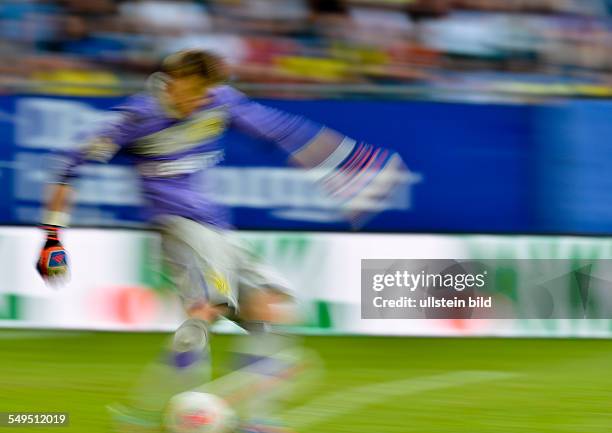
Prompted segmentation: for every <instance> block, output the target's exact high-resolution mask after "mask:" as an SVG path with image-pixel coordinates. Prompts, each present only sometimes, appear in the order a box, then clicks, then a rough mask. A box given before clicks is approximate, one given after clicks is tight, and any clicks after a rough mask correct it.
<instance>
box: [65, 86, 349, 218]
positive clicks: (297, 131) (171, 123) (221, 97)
mask: <svg viewBox="0 0 612 433" xmlns="http://www.w3.org/2000/svg"><path fill="white" fill-rule="evenodd" d="M209 96H210V97H211V98H210V102H209V103H208V104H207V105H205V106H203V107H201V108H200V109H198V110H197V111H196V112H194V113H193V114H191V115H190V116H188V117H186V118H181V119H179V118H177V117H176V116H173V114H172V112H171V110H170V109H168V107H166V106H165V105H164V104H163V102H162V101H161V99H159V98H158V97H157V96H156V95H153V94H152V93H141V94H137V95H134V96H132V97H130V98H128V99H127V101H126V102H125V104H123V105H121V106H119V107H117V109H118V110H119V111H120V113H121V116H120V117H119V120H118V121H116V122H113V123H112V124H109V125H107V126H105V127H104V128H103V129H102V130H101V131H99V132H97V133H96V134H95V138H94V139H92V140H90V141H89V142H88V143H87V145H86V146H85V147H84V148H83V149H81V150H79V151H76V152H74V153H73V154H71V156H70V158H69V159H68V161H67V164H66V167H65V169H64V170H63V173H62V178H63V179H64V181H65V180H67V179H69V178H71V177H75V176H76V168H77V167H78V166H79V165H80V164H82V163H85V162H88V161H98V162H106V161H108V160H109V159H110V158H112V156H113V155H114V154H116V153H117V152H118V151H119V150H122V151H124V152H126V153H128V154H130V155H132V156H133V158H134V162H135V166H136V169H137V170H138V172H139V173H140V176H141V185H142V192H143V195H144V198H145V201H146V203H147V208H148V211H149V214H150V217H151V218H152V219H155V218H156V217H158V216H162V215H178V216H182V217H185V218H189V219H192V220H195V221H198V222H204V223H208V224H213V225H217V226H221V227H225V226H227V224H228V219H227V211H226V209H225V208H224V207H223V206H221V205H220V204H218V203H215V202H214V201H212V200H211V198H210V196H211V195H210V193H209V191H207V189H208V188H210V182H209V181H208V180H207V174H208V172H209V171H208V170H207V169H209V168H210V167H213V166H215V165H217V164H218V163H219V162H220V161H221V160H222V159H223V154H224V149H223V144H222V141H221V140H220V138H221V137H222V135H223V134H224V133H225V131H226V130H227V129H228V128H230V127H234V128H237V129H238V130H240V131H242V132H245V133H247V134H249V135H253V136H256V137H259V138H263V139H266V140H269V141H271V142H274V143H276V144H277V145H278V146H280V147H281V148H283V149H285V150H286V151H287V152H288V153H289V154H290V155H292V156H294V158H293V159H294V162H295V163H296V164H299V165H302V166H311V167H314V166H317V165H319V163H321V162H324V161H325V160H328V159H329V156H330V154H332V153H334V150H336V149H337V148H340V147H343V148H344V150H342V151H341V152H342V153H345V152H346V143H345V145H344V146H340V143H341V142H342V141H343V140H344V136H340V135H339V134H335V133H333V131H331V130H327V129H326V128H324V127H323V126H322V125H320V124H317V123H314V122H311V121H309V120H307V119H305V118H303V117H301V116H297V115H293V114H288V113H284V112H282V111H279V110H276V109H273V108H270V107H266V106H263V105H261V104H258V103H256V102H254V101H251V100H249V99H248V98H247V97H246V96H245V95H244V94H242V93H240V92H239V91H237V90H235V89H234V88H232V87H229V86H220V87H217V88H214V89H212V91H211V92H210V94H209ZM323 130H327V131H329V132H330V134H329V135H330V136H333V137H334V138H332V139H331V140H330V139H327V140H323V141H325V143H322V144H321V145H317V146H314V147H316V148H319V150H314V151H313V149H312V147H313V146H312V143H313V142H316V141H317V137H319V136H320V135H321V131H323ZM323 135H325V134H323ZM338 137H340V138H339V139H338ZM332 142H333V144H330V143H332ZM351 147H352V146H351ZM336 153H337V152H336ZM345 156H346V155H345ZM342 159H343V158H342Z"/></svg>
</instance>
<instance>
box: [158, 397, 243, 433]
mask: <svg viewBox="0 0 612 433" xmlns="http://www.w3.org/2000/svg"><path fill="white" fill-rule="evenodd" d="M165 424H166V428H167V429H168V430H169V431H170V432H172V433H226V432H232V431H233V430H234V429H235V428H236V416H235V414H234V411H233V410H232V409H231V408H230V407H229V406H228V404H227V403H226V402H225V401H224V400H223V399H221V398H219V397H217V396H216V395H212V394H205V393H203V392H195V391H188V392H183V393H181V394H177V395H175V396H174V397H172V398H171V399H170V401H169V402H168V406H167V408H166V415H165Z"/></svg>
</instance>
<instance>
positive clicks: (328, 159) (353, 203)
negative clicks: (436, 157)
mask: <svg viewBox="0 0 612 433" xmlns="http://www.w3.org/2000/svg"><path fill="white" fill-rule="evenodd" d="M221 92H225V95H222V96H224V97H225V99H226V103H227V104H228V105H229V107H230V113H231V121H232V125H233V126H235V127H236V128H238V129H240V130H241V131H243V132H246V133H247V134H250V135H253V136H256V137H259V138H263V139H266V140H268V141H271V142H274V143H276V144H277V145H278V146H280V147H281V148H282V149H284V150H285V151H287V153H288V154H289V158H290V161H291V162H292V163H293V164H295V165H297V166H300V167H303V168H305V169H307V170H308V171H309V173H310V175H311V177H312V178H313V179H314V180H315V181H316V182H318V183H319V184H320V185H321V186H322V188H323V190H324V191H326V192H327V194H329V195H330V196H331V197H332V198H334V199H336V200H337V202H338V204H339V206H340V207H341V209H342V210H343V212H344V213H345V214H346V215H347V217H348V218H349V219H350V220H351V222H352V223H353V224H354V225H355V226H359V225H362V224H363V223H364V221H365V217H366V216H369V215H372V214H374V213H376V212H378V211H380V210H381V209H382V208H383V207H384V201H385V200H386V199H387V198H388V197H389V196H390V195H391V194H392V193H393V192H394V191H395V190H396V189H397V188H398V187H400V186H401V185H402V184H403V182H404V181H405V179H406V174H407V169H406V167H405V165H404V163H403V161H402V159H401V157H400V156H399V155H398V154H397V153H396V152H394V151H392V150H390V149H385V148H383V147H380V146H374V145H371V144H368V143H365V142H359V141H356V140H354V139H352V138H350V137H348V136H346V135H344V134H342V133H340V132H338V131H335V130H333V129H331V128H328V127H326V126H324V125H321V124H319V123H316V122H313V121H310V120H308V119H306V118H304V117H302V116H298V115H294V114H290V113H286V112H283V111H281V110H277V109H274V108H271V107H267V106H264V105H262V104H259V103H257V102H254V101H251V100H250V99H248V98H247V97H246V96H245V95H243V94H242V93H240V92H238V91H237V90H235V89H232V88H229V87H226V88H224V89H222V90H221Z"/></svg>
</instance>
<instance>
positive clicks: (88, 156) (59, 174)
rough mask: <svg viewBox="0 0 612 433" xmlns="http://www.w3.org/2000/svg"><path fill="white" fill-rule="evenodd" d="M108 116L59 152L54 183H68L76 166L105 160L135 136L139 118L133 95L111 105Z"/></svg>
mask: <svg viewBox="0 0 612 433" xmlns="http://www.w3.org/2000/svg"><path fill="white" fill-rule="evenodd" d="M112 111H113V112H114V114H115V115H114V116H113V118H112V120H110V121H108V122H106V123H105V124H103V125H102V126H101V127H99V128H97V129H96V130H95V131H94V132H93V133H88V134H85V135H83V136H81V137H78V140H79V141H80V142H81V143H82V144H81V145H80V146H79V147H78V148H76V149H74V150H70V151H67V152H64V153H62V154H61V155H60V158H59V164H58V167H57V169H56V173H55V175H56V176H55V180H56V182H58V183H69V182H70V181H71V180H72V179H74V178H76V177H78V168H79V167H80V166H81V165H83V164H86V163H90V162H94V163H96V162H97V163H106V162H108V161H109V160H110V159H112V158H113V156H115V155H116V154H117V152H119V151H120V150H121V149H122V148H123V147H125V146H127V145H128V144H130V143H131V142H133V141H134V140H135V139H136V138H138V135H139V132H138V129H139V128H138V125H139V123H138V122H139V119H141V117H142V115H141V113H140V110H139V107H138V105H137V103H136V100H134V99H128V100H127V101H126V103H124V104H122V105H119V106H116V107H114V108H113V109H112Z"/></svg>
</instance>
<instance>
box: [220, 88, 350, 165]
mask: <svg viewBox="0 0 612 433" xmlns="http://www.w3.org/2000/svg"><path fill="white" fill-rule="evenodd" d="M215 96H216V97H217V98H218V101H219V102H220V103H221V104H224V105H225V106H226V107H227V109H228V112H229V116H230V125H231V127H233V128H235V129H237V130H239V131H241V132H243V133H245V134H248V135H251V136H254V137H257V138H262V139H264V140H267V141H271V142H273V143H275V144H276V145H277V146H279V147H280V148H282V149H283V150H285V151H286V152H287V153H288V154H289V156H290V161H291V162H292V163H294V164H295V165H298V166H301V167H304V168H314V167H317V166H319V165H320V164H322V163H323V162H325V161H328V162H329V158H330V157H332V160H338V159H339V160H342V159H344V158H343V157H342V155H344V157H345V156H346V155H347V154H348V153H349V152H350V148H352V146H354V144H355V143H354V141H353V140H351V139H350V138H348V137H346V136H344V135H343V134H340V133H338V132H336V131H334V130H332V129H331V128H328V127H326V126H324V125H322V124H320V123H317V122H314V121H312V120H309V119H307V118H305V117H303V116H300V115H296V114H292V113H288V112H285V111H282V110H278V109H276V108H272V107H268V106H266V105H263V104H260V103H258V102H256V101H253V100H251V99H249V98H248V97H247V96H246V95H244V94H243V93H241V92H240V91H238V90H236V89H234V88H232V87H229V86H223V87H222V88H220V89H218V91H217V92H216V95H215ZM334 155H335V156H334ZM338 162H339V161H338Z"/></svg>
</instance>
